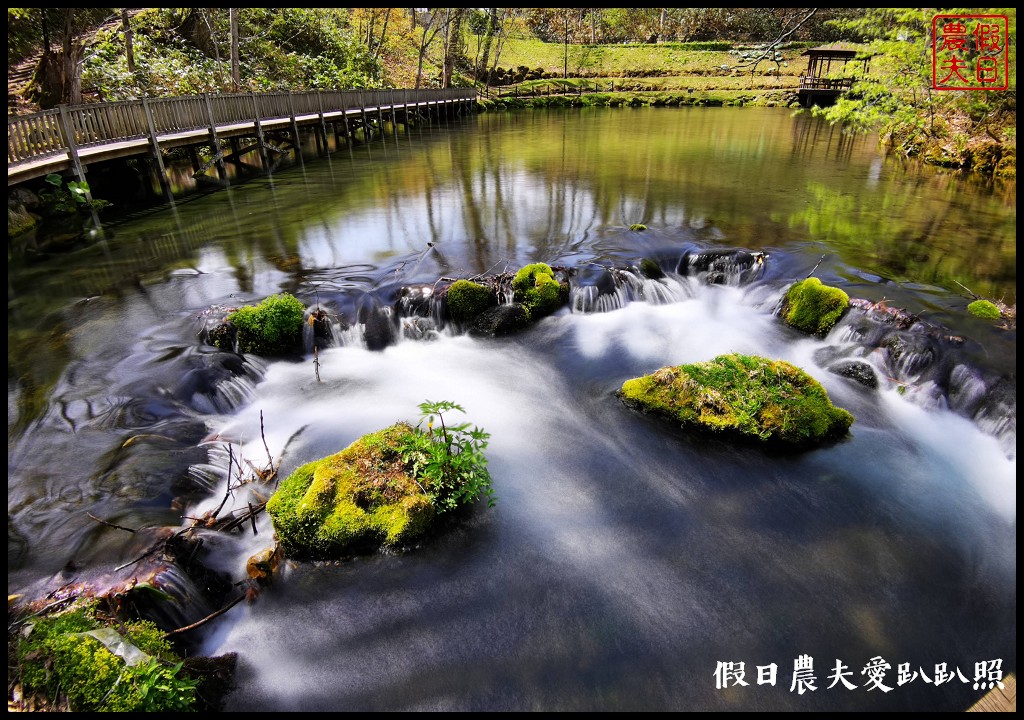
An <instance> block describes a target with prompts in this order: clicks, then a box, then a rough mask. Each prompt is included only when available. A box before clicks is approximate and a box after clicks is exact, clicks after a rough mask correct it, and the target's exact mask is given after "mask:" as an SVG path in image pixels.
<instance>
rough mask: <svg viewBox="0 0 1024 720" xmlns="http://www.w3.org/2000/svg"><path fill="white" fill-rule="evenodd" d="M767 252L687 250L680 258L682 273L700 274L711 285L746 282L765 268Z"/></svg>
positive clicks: (680, 272) (679, 269)
mask: <svg viewBox="0 0 1024 720" xmlns="http://www.w3.org/2000/svg"><path fill="white" fill-rule="evenodd" d="M767 259H768V255H767V253H763V252H753V253H752V252H747V251H746V250H736V249H733V248H730V249H721V250H702V251H700V252H686V253H684V254H683V256H682V257H681V258H680V259H679V267H678V272H679V274H680V275H698V276H700V277H701V278H702V279H703V280H704V281H705V282H706V283H708V284H709V285H722V284H728V283H737V284H738V283H746V282H750V281H751V280H753V279H754V278H755V277H756V276H757V275H758V274H759V273H760V272H761V271H762V269H763V268H764V263H765V260H767Z"/></svg>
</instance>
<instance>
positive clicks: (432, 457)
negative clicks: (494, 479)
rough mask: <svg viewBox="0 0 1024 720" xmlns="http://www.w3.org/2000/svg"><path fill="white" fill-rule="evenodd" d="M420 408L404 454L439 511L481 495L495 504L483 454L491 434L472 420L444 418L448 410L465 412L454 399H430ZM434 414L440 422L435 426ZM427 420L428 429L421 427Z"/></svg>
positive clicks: (404, 448)
mask: <svg viewBox="0 0 1024 720" xmlns="http://www.w3.org/2000/svg"><path fill="white" fill-rule="evenodd" d="M419 408H420V413H421V414H422V415H421V418H420V423H419V425H418V426H417V430H418V432H417V433H415V434H413V435H410V436H408V437H407V438H406V440H407V442H406V444H405V445H404V446H403V447H402V457H403V458H404V459H405V461H406V463H407V464H408V465H409V468H410V471H411V472H412V474H413V475H414V476H415V477H417V478H420V479H421V480H422V481H423V485H424V487H425V488H426V491H427V495H428V497H430V501H431V503H432V504H433V505H434V507H435V508H436V509H437V512H438V513H445V512H449V511H451V510H454V509H456V508H458V507H460V506H462V505H468V504H471V503H473V502H475V501H476V499H477V498H479V497H486V498H487V504H488V506H493V505H494V491H493V489H492V488H491V476H490V473H489V472H488V471H487V458H486V457H485V456H484V450H485V449H486V448H487V441H488V438H490V434H489V433H486V432H484V431H483V430H482V429H481V428H479V427H476V426H475V425H474V426H472V427H470V424H469V423H458V424H455V425H449V424H448V423H447V422H445V417H444V414H445V413H446V412H450V411H452V410H458V411H459V412H465V410H463V409H462V407H461V406H459V405H456V404H455V403H453V402H449V401H445V400H442V401H440V402H431V401H429V400H428V401H426V402H423V403H420V406H419ZM435 416H436V418H437V424H438V425H439V429H436V430H435V428H434V419H435ZM424 421H426V424H427V429H426V431H424V430H422V425H423V422H424Z"/></svg>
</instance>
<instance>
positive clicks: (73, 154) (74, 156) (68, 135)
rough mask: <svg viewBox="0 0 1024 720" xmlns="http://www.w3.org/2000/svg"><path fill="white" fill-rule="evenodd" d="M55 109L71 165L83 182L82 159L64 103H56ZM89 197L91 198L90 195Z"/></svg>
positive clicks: (83, 169) (79, 179)
mask: <svg viewBox="0 0 1024 720" xmlns="http://www.w3.org/2000/svg"><path fill="white" fill-rule="evenodd" d="M57 109H59V110H60V126H61V131H62V132H63V133H64V144H65V145H67V146H68V156H69V157H70V159H71V167H72V168H73V169H74V171H75V175H76V176H77V177H78V181H79V182H85V168H84V167H82V159H81V158H80V157H78V143H76V142H75V134H74V132H72V130H71V123H70V122H69V121H68V114H67V108H66V107H65V106H64V105H58V106H57ZM86 185H88V183H86ZM86 194H88V193H86ZM89 199H90V200H92V197H90V198H89Z"/></svg>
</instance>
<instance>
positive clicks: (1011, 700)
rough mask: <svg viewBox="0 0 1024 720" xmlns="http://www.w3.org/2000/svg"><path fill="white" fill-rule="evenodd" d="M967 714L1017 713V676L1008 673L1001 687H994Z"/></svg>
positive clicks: (968, 709)
mask: <svg viewBox="0 0 1024 720" xmlns="http://www.w3.org/2000/svg"><path fill="white" fill-rule="evenodd" d="M967 712H1017V676H1016V674H1014V673H1010V674H1009V675H1007V676H1006V677H1005V678H1004V679H1003V687H1002V688H1000V687H998V686H997V687H994V688H992V689H991V690H989V691H988V692H987V693H985V696H984V697H983V698H981V700H979V701H978V702H976V703H974V704H973V705H971V707H969V708H967Z"/></svg>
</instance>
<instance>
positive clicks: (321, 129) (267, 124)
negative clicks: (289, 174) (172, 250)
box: [7, 88, 476, 187]
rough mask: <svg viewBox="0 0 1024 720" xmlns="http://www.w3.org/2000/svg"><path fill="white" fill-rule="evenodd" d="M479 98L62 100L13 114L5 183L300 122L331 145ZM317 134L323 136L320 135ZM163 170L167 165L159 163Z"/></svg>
mask: <svg viewBox="0 0 1024 720" xmlns="http://www.w3.org/2000/svg"><path fill="white" fill-rule="evenodd" d="M475 102H476V91H475V90H473V89H472V88H449V89H441V90H335V91H321V92H301V93H290V92H287V93H286V92H271V93H239V94H218V95H201V96H194V97H174V98H159V99H148V98H147V99H143V100H127V101H120V102H109V103H88V104H85V105H76V106H72V107H67V106H63V105H62V106H60V107H59V108H57V109H54V110H47V111H45V112H41V113H33V114H32V115H16V116H8V118H7V185H8V187H10V186H12V185H16V184H18V183H21V182H25V181H26V180H31V179H33V178H37V177H41V176H43V175H46V174H48V173H54V172H63V171H66V170H71V171H73V172H74V173H75V175H76V176H78V178H79V179H84V173H85V166H87V165H88V164H89V163H94V162H100V161H102V160H109V159H113V158H118V157H121V158H123V157H132V156H145V155H150V156H152V157H153V159H154V160H156V161H157V162H158V163H161V165H162V159H161V153H162V151H163V150H167V149H170V148H174V147H181V146H184V145H209V146H210V147H212V148H213V149H214V151H213V154H214V155H215V156H220V155H221V147H220V141H221V140H222V139H230V138H238V137H243V136H245V137H251V138H253V139H254V140H255V141H256V145H255V147H258V148H259V149H260V150H261V151H264V150H265V149H266V145H265V143H264V133H267V132H271V131H275V130H276V131H279V132H284V133H286V134H288V135H290V136H291V137H292V140H293V144H294V145H298V135H299V131H300V128H301V129H304V130H305V129H308V130H312V131H313V132H315V133H317V134H318V136H319V138H322V139H323V142H324V145H325V146H326V136H327V133H328V128H329V127H331V128H333V129H334V132H335V134H336V135H341V136H345V137H351V135H352V133H353V132H354V130H355V129H357V128H364V129H365V130H367V131H369V130H373V129H376V130H377V131H378V132H379V131H380V130H381V129H382V128H383V124H384V122H385V120H388V121H391V122H393V123H397V122H406V123H407V122H408V121H409V118H410V117H417V116H418V117H434V118H442V117H448V116H452V115H456V114H459V113H461V112H462V111H464V110H466V109H468V108H470V107H471V106H472V105H473V104H474V103H475ZM319 138H318V142H319ZM161 172H162V167H161Z"/></svg>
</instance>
